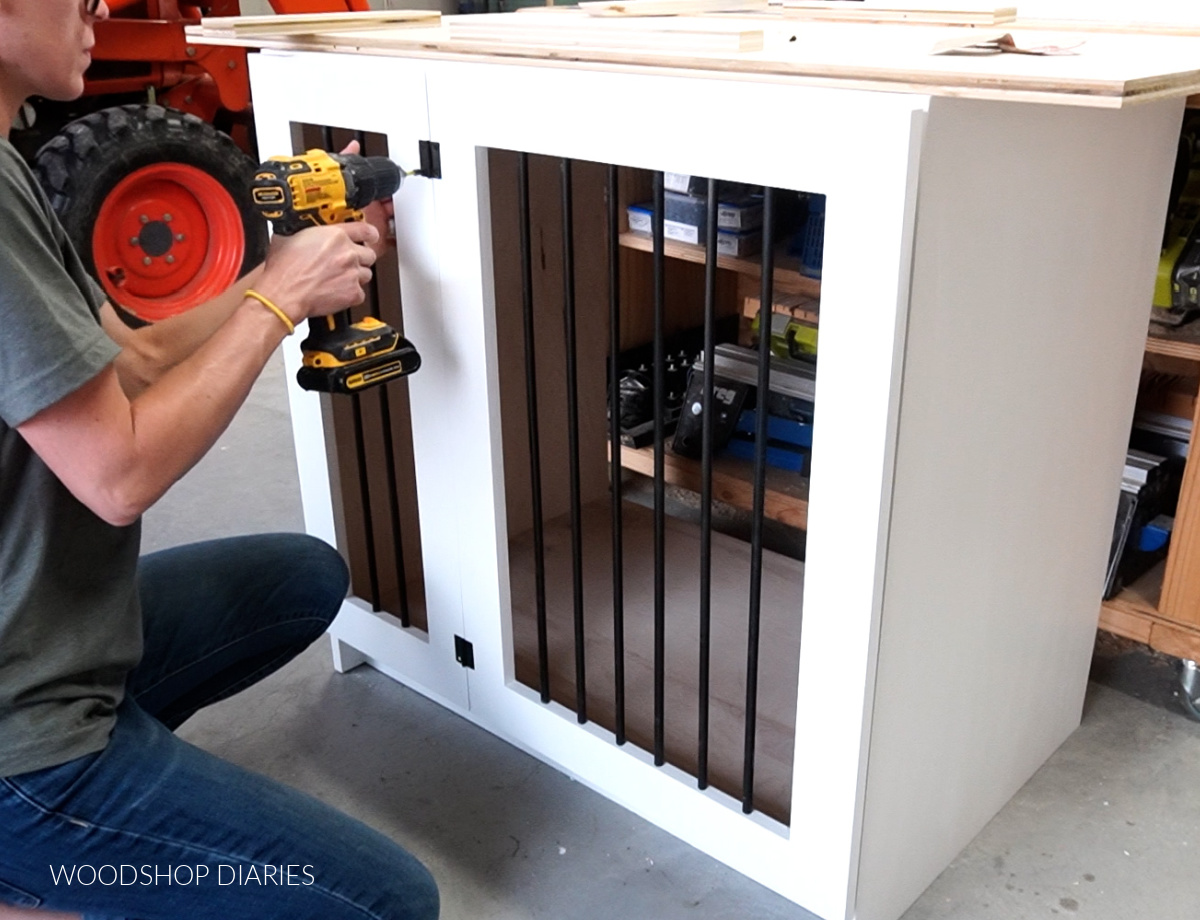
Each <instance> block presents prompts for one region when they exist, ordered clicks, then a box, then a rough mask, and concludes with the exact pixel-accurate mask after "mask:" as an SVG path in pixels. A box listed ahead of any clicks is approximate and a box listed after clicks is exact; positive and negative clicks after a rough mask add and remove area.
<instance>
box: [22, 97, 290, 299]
mask: <svg viewBox="0 0 1200 920" xmlns="http://www.w3.org/2000/svg"><path fill="white" fill-rule="evenodd" d="M168 162H177V163H182V164H185V165H188V166H192V167H195V168H197V169H200V170H203V171H204V172H206V173H207V174H208V175H210V176H211V177H212V178H213V179H215V180H216V181H217V182H219V183H220V185H221V186H222V187H223V188H224V189H225V191H227V192H228V193H229V195H230V197H231V199H232V201H233V203H234V204H235V205H236V207H237V210H238V213H239V214H240V216H241V220H242V227H243V230H244V232H245V240H246V242H245V247H244V254H243V258H242V266H241V271H240V272H239V274H245V273H246V272H247V271H249V270H250V269H251V268H253V267H254V266H256V265H258V264H259V263H260V262H262V261H263V259H264V258H265V257H266V253H267V227H266V223H265V222H264V221H263V219H262V217H261V216H260V215H259V214H258V213H257V211H256V210H255V209H254V207H253V205H252V204H251V202H250V193H249V192H250V184H251V182H252V180H253V178H254V170H255V166H256V164H255V162H254V161H253V160H251V159H250V158H249V157H248V156H246V155H245V154H244V153H242V151H241V150H240V149H238V147H237V145H236V144H234V142H233V141H232V140H231V139H230V138H229V136H228V135H225V134H222V133H221V132H220V131H217V130H216V129H215V128H213V127H212V126H211V125H209V124H207V123H206V122H204V121H202V120H201V119H199V118H197V117H196V116H194V115H190V114H186V113H184V112H179V111H176V110H174V109H167V108H164V107H163V106H160V105H120V106H114V107H112V108H107V109H100V110H99V111H96V112H92V113H90V114H88V115H85V116H83V117H82V118H79V119H76V120H75V121H73V122H71V123H69V124H68V125H66V126H65V127H64V128H63V129H62V131H60V132H59V133H58V134H57V135H55V136H54V137H53V138H51V139H50V140H49V141H47V142H46V144H45V145H44V146H43V147H42V148H41V149H40V150H39V151H38V153H37V156H36V157H35V160H34V170H35V172H36V173H37V177H38V180H39V181H40V182H41V185H42V187H43V188H44V189H45V191H46V194H47V195H48V196H49V199H50V204H51V206H52V207H53V208H54V211H55V213H56V214H57V215H58V217H59V220H61V221H62V224H63V227H64V228H65V229H66V231H67V235H68V236H69V237H70V238H71V241H72V243H74V245H75V248H76V249H77V250H78V251H79V255H80V257H81V258H82V259H83V263H84V265H85V266H86V267H87V269H88V271H89V272H91V273H92V274H93V276H96V275H97V272H96V266H95V262H94V258H93V254H92V229H93V226H94V225H95V223H96V217H97V215H98V214H99V211H100V207H101V205H102V204H103V203H104V200H105V198H106V197H107V196H108V195H109V194H110V193H111V192H112V190H113V189H114V187H115V186H116V185H117V183H118V182H120V181H121V180H122V179H123V178H124V177H125V176H126V175H128V174H129V173H131V172H133V171H134V170H136V169H141V168H142V167H143V166H148V165H151V164H155V163H168ZM191 306H195V304H191ZM125 318H126V319H127V320H128V318H129V317H128V314H126V316H125Z"/></svg>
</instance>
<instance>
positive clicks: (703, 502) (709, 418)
mask: <svg viewBox="0 0 1200 920" xmlns="http://www.w3.org/2000/svg"><path fill="white" fill-rule="evenodd" d="M704 232H705V244H704V247H705V249H704V381H703V388H702V392H703V394H704V395H703V401H702V403H701V406H702V408H701V413H700V674H699V690H698V693H699V720H698V725H697V751H696V784H697V785H698V786H699V787H700V788H701V789H707V788H708V721H709V715H708V693H709V661H710V656H711V635H712V633H711V625H712V454H713V406H712V402H713V376H714V371H713V362H714V361H715V360H716V357H715V349H716V345H715V341H714V337H715V335H716V329H715V326H716V291H717V183H716V180H715V179H709V180H708V208H707V211H706V214H705V228H704ZM682 411H684V412H688V411H690V407H689V406H687V405H685V406H684V407H683V410H682Z"/></svg>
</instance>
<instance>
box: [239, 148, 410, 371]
mask: <svg viewBox="0 0 1200 920" xmlns="http://www.w3.org/2000/svg"><path fill="white" fill-rule="evenodd" d="M404 177H405V173H404V171H403V170H401V169H400V167H399V166H397V165H396V164H395V163H393V162H392V161H391V160H389V159H388V158H387V157H364V156H358V155H356V154H345V153H341V154H337V153H327V152H325V151H324V150H309V151H307V152H305V153H303V154H300V155H299V156H291V157H271V159H269V160H267V161H266V162H265V163H262V164H261V165H260V166H259V167H258V169H256V170H255V175H254V183H253V185H252V187H251V192H250V194H251V196H252V198H253V201H254V204H255V206H256V207H257V208H258V210H259V212H260V213H261V214H262V216H263V217H265V218H266V219H267V220H269V221H270V222H271V223H272V225H273V226H274V228H275V232H276V233H278V234H281V235H283V236H291V235H292V234H294V233H299V232H300V231H301V230H303V229H304V228H305V227H319V226H325V225H327V224H337V223H345V222H346V221H352V220H362V217H363V214H362V208H364V207H366V206H367V205H368V204H370V203H371V202H372V201H382V200H384V199H387V198H391V197H392V195H394V194H395V193H396V191H397V190H398V189H399V188H400V184H401V183H402V182H403V181H404ZM300 350H301V352H303V356H304V364H303V366H302V367H301V368H300V370H299V372H297V374H296V380H297V382H299V384H300V386H301V387H303V388H304V389H306V390H319V391H321V392H324V393H357V392H360V391H362V390H365V389H367V388H368V387H373V386H375V385H376V384H380V383H386V382H387V381H388V380H391V379H393V378H395V377H403V376H404V375H405V374H411V373H412V372H413V371H415V370H416V369H417V368H418V367H420V366H421V356H420V355H419V354H417V350H416V348H414V347H413V344H412V343H411V342H409V341H408V339H406V338H404V336H402V335H400V333H398V332H397V331H396V330H395V329H393V328H392V327H391V326H389V325H388V324H387V323H384V322H381V321H380V320H378V319H375V318H374V317H367V318H365V319H362V320H359V321H358V322H357V323H351V322H350V321H349V319H348V318H347V316H346V314H345V313H342V314H339V315H337V316H321V317H313V318H311V319H310V320H309V321H308V336H307V337H306V338H305V339H304V341H303V342H301V343H300Z"/></svg>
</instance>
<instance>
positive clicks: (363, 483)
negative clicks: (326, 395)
mask: <svg viewBox="0 0 1200 920" xmlns="http://www.w3.org/2000/svg"><path fill="white" fill-rule="evenodd" d="M350 408H351V417H352V418H353V420H354V453H355V455H356V458H357V460H358V492H359V497H360V498H361V500H362V510H363V531H364V535H365V537H366V543H367V581H368V582H369V589H370V592H371V596H370V597H369V598H367V599H368V600H369V601H370V602H371V609H372V610H374V611H379V610H380V609H382V604H380V602H379V563H378V562H377V561H376V559H375V524H374V521H373V520H372V517H371V485H370V483H369V482H367V444H366V439H365V438H364V436H363V431H364V425H363V414H362V396H361V395H359V394H358V393H352V394H350Z"/></svg>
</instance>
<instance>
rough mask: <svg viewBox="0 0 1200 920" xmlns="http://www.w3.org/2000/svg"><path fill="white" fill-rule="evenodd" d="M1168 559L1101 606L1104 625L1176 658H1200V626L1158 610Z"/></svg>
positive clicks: (1113, 631)
mask: <svg viewBox="0 0 1200 920" xmlns="http://www.w3.org/2000/svg"><path fill="white" fill-rule="evenodd" d="M1165 570H1166V562H1160V563H1159V564H1158V565H1156V566H1155V567H1154V568H1152V569H1151V570H1150V571H1148V572H1147V573H1146V574H1145V575H1143V576H1142V577H1141V578H1139V579H1138V580H1137V581H1135V582H1134V583H1133V584H1131V585H1130V586H1129V587H1127V588H1125V590H1123V591H1122V592H1121V593H1120V594H1118V595H1117V596H1116V597H1114V598H1112V599H1111V600H1107V601H1104V602H1103V603H1102V604H1101V605H1100V628H1101V629H1104V630H1107V631H1108V632H1111V633H1115V634H1116V635H1118V636H1124V637H1125V638H1126V639H1133V640H1134V641H1135V642H1142V643H1144V644H1146V645H1148V646H1150V647H1151V648H1152V649H1155V650H1157V651H1160V652H1164V653H1165V654H1167V655H1174V656H1175V657H1176V658H1190V659H1192V660H1193V661H1196V660H1200V627H1197V626H1194V625H1192V624H1189V623H1178V622H1175V621H1173V620H1170V619H1167V618H1166V617H1164V616H1163V615H1162V614H1160V613H1159V612H1158V602H1159V597H1160V595H1161V594H1162V582H1163V574H1164V572H1165Z"/></svg>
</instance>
